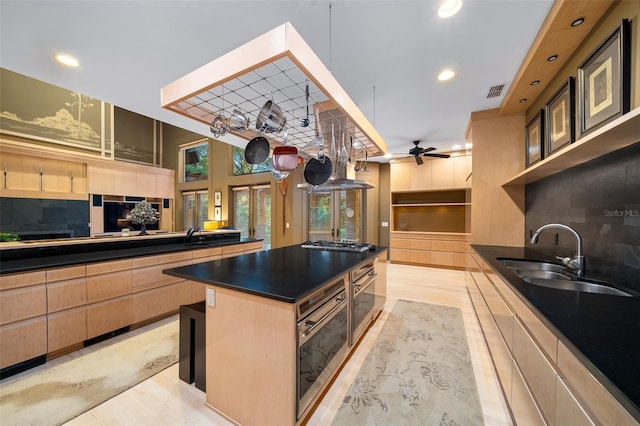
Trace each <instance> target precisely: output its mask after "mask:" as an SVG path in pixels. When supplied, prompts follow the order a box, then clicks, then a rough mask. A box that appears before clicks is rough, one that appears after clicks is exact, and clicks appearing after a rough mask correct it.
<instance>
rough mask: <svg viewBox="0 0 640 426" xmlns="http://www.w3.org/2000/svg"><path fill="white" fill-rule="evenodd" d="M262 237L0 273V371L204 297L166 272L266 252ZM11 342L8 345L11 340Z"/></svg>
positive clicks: (201, 286) (197, 288)
mask: <svg viewBox="0 0 640 426" xmlns="http://www.w3.org/2000/svg"><path fill="white" fill-rule="evenodd" d="M262 246H263V244H262V241H256V242H252V243H244V244H231V245H227V246H219V247H208V248H203V249H195V250H186V251H180V252H175V253H167V254H160V255H155V256H144V257H136V258H128V259H120V260H114V261H107V262H97V263H89V264H82V265H76V266H70V267H63V268H51V269H46V270H45V269H43V270H39V271H34V272H26V273H18V274H6V275H0V343H1V344H0V363H1V364H2V366H1V367H0V368H5V367H8V366H11V365H14V364H17V363H20V362H23V361H26V360H29V359H31V358H34V357H37V356H40V355H45V354H51V353H54V352H56V355H58V354H60V353H62V352H63V351H64V350H68V349H69V348H72V347H73V346H74V345H78V344H81V343H82V342H84V341H85V340H87V339H91V338H94V337H97V336H100V335H103V334H105V333H109V332H112V331H115V330H118V329H120V328H122V327H126V326H129V325H132V324H136V323H140V322H143V321H148V320H152V319H154V318H159V317H162V316H166V315H168V314H171V313H174V312H176V311H177V310H178V308H179V307H180V305H186V304H190V303H195V302H198V301H201V300H204V299H205V291H206V286H205V285H204V284H200V283H195V282H192V281H186V280H182V279H179V278H176V277H172V276H169V275H165V274H163V273H162V270H164V269H167V268H174V267H178V266H183V265H189V264H191V263H194V262H195V263H199V262H206V261H209V260H217V259H220V258H222V256H223V254H224V255H226V256H238V255H241V254H245V253H253V252H255V251H259V250H262ZM7 342H10V343H7Z"/></svg>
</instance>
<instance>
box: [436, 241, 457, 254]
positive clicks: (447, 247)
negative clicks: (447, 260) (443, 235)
mask: <svg viewBox="0 0 640 426" xmlns="http://www.w3.org/2000/svg"><path fill="white" fill-rule="evenodd" d="M455 247H456V242H455V241H439V240H437V241H433V242H432V243H431V250H434V251H451V252H452V251H454V250H453V249H454V248H455Z"/></svg>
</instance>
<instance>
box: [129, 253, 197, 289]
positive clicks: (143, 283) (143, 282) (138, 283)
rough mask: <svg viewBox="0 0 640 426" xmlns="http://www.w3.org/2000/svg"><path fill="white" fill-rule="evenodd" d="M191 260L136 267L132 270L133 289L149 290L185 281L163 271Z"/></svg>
mask: <svg viewBox="0 0 640 426" xmlns="http://www.w3.org/2000/svg"><path fill="white" fill-rule="evenodd" d="M190 264H191V260H190V259H189V260H184V261H182V262H173V263H164V264H162V265H157V266H149V267H147V268H138V269H134V270H133V271H132V272H131V278H132V291H133V292H136V291H141V290H147V289H150V288H154V287H162V286H166V285H170V284H174V283H177V282H180V281H183V280H182V278H178V277H174V276H171V275H165V274H163V273H162V271H163V270H164V269H169V268H177V267H180V266H185V265H190Z"/></svg>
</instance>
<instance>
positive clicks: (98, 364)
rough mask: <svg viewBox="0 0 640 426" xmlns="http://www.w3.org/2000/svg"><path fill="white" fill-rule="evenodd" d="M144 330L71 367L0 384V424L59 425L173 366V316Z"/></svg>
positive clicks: (48, 369)
mask: <svg viewBox="0 0 640 426" xmlns="http://www.w3.org/2000/svg"><path fill="white" fill-rule="evenodd" d="M145 329H147V330H143V329H140V330H142V332H139V331H140V330H135V331H132V332H130V333H126V334H124V335H121V336H118V337H115V338H113V339H111V340H109V341H106V342H102V343H100V344H98V345H103V344H104V347H101V348H100V349H97V350H95V351H90V352H89V353H87V354H85V355H81V356H78V357H77V358H74V359H70V360H69V361H65V362H63V363H60V364H57V365H54V366H52V367H48V366H47V364H45V365H44V366H41V367H36V368H35V369H33V370H34V372H33V373H31V372H27V373H23V375H21V376H22V377H20V378H15V380H12V379H14V378H11V377H9V378H7V379H5V380H4V381H3V382H4V383H3V382H0V424H2V425H59V424H62V423H64V422H66V421H68V420H71V419H72V418H74V417H76V416H78V415H80V414H82V413H84V412H85V411H88V410H90V409H91V408H93V407H95V406H97V405H99V404H101V403H103V402H104V401H106V400H108V399H110V398H112V397H114V396H116V395H118V394H119V393H121V392H123V391H125V390H127V389H129V388H130V387H132V386H134V385H136V384H138V383H140V382H142V381H143V380H145V379H147V378H149V377H151V376H153V375H154V374H156V373H159V372H160V371H162V370H164V369H165V368H167V367H169V366H171V365H173V364H175V363H176V362H177V361H178V341H179V339H178V332H179V321H178V320H177V316H175V317H172V319H171V320H170V321H167V320H164V321H162V322H161V323H160V324H159V325H155V324H153V325H150V326H147V327H145ZM112 341H115V343H114V342H112ZM90 348H91V347H90ZM55 361H56V360H54V361H52V364H53V363H54V362H55Z"/></svg>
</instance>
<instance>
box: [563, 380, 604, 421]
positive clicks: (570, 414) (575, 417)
mask: <svg viewBox="0 0 640 426" xmlns="http://www.w3.org/2000/svg"><path fill="white" fill-rule="evenodd" d="M555 424H556V425H557V426H562V425H575V426H592V425H595V423H594V422H593V421H592V420H591V419H590V418H589V415H588V414H587V412H586V411H585V410H584V408H582V406H581V405H580V403H579V402H578V401H577V400H576V398H575V397H574V396H573V394H572V393H571V391H570V390H569V388H567V385H566V384H565V383H564V382H563V381H562V379H560V376H556V419H555Z"/></svg>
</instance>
